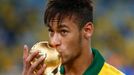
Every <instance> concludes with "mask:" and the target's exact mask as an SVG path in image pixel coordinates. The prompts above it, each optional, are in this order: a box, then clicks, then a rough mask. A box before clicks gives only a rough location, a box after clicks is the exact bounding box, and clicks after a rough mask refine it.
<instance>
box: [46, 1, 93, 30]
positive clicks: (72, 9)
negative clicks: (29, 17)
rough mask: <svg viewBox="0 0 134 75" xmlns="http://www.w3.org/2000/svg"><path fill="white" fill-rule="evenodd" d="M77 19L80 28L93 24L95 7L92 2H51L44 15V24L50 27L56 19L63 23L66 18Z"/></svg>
mask: <svg viewBox="0 0 134 75" xmlns="http://www.w3.org/2000/svg"><path fill="white" fill-rule="evenodd" d="M68 16H69V17H72V16H74V17H75V20H76V22H77V23H78V27H79V28H82V27H83V26H84V25H85V24H86V23H87V22H93V6H92V1H91V0H49V1H48V3H47V7H46V10H45V14H44V23H45V25H47V26H49V23H50V21H51V20H53V19H54V18H55V17H56V18H57V20H58V22H61V21H62V20H63V18H65V17H68Z"/></svg>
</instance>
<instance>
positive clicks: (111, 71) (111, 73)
mask: <svg viewBox="0 0 134 75" xmlns="http://www.w3.org/2000/svg"><path fill="white" fill-rule="evenodd" d="M106 74H108V75H125V74H124V73H122V72H121V71H119V70H118V69H116V68H115V67H113V66H112V65H110V64H108V63H106V62H105V63H104V65H103V67H102V69H101V71H100V73H99V75H106Z"/></svg>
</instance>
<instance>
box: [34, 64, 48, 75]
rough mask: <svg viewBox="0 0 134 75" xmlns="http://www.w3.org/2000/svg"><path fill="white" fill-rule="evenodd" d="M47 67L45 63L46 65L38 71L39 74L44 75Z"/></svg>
mask: <svg viewBox="0 0 134 75" xmlns="http://www.w3.org/2000/svg"><path fill="white" fill-rule="evenodd" d="M45 69H46V65H45V64H44V65H43V66H42V67H41V69H40V70H38V72H36V73H37V75H43V73H44V70H45Z"/></svg>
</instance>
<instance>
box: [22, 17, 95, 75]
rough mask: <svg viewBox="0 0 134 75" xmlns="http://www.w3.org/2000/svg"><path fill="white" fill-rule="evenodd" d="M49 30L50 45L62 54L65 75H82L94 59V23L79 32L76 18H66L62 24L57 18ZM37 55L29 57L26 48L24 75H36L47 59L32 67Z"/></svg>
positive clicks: (41, 70)
mask: <svg viewBox="0 0 134 75" xmlns="http://www.w3.org/2000/svg"><path fill="white" fill-rule="evenodd" d="M48 30H49V37H50V40H49V43H50V45H51V46H52V47H54V48H57V50H58V52H59V53H60V56H61V60H62V64H63V65H64V67H65V75H82V74H83V73H84V71H85V70H86V69H87V68H88V66H89V65H90V64H91V62H92V59H93V54H92V51H91V47H90V42H91V36H92V34H93V30H94V27H93V24H92V22H87V23H86V24H85V25H84V27H83V28H82V29H81V30H79V28H78V25H77V23H76V21H75V16H72V17H71V18H70V17H64V18H63V20H62V21H61V22H60V23H58V20H57V19H56V18H55V19H53V20H51V21H50V23H49V29H48ZM37 55H38V52H35V53H33V54H30V55H28V48H27V46H25V47H24V53H23V63H24V68H23V75H34V73H33V71H34V69H35V68H36V67H37V66H38V64H40V63H41V62H42V61H44V60H45V58H43V57H40V59H39V60H38V61H37V62H35V63H34V64H31V65H30V64H29V62H30V61H32V59H33V58H35V57H36V56H37ZM85 58H86V60H85ZM45 66H47V65H45V64H44V65H42V67H41V68H40V69H39V70H38V72H37V74H36V75H42V74H43V71H44V70H45Z"/></svg>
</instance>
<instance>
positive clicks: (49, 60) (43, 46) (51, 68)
mask: <svg viewBox="0 0 134 75" xmlns="http://www.w3.org/2000/svg"><path fill="white" fill-rule="evenodd" d="M37 50H38V51H39V56H38V57H40V56H44V57H46V58H45V60H44V62H43V64H46V66H47V67H46V69H45V71H44V75H60V73H59V69H60V64H61V60H60V56H59V53H58V52H57V50H56V49H55V48H52V47H50V46H49V44H48V42H47V41H42V42H38V43H36V44H35V45H34V46H33V47H32V48H31V50H30V53H32V52H35V51H37ZM38 57H37V58H35V59H34V60H33V61H32V62H31V64H32V63H33V62H35V61H36V60H38ZM40 66H41V65H39V67H38V68H40ZM38 68H37V69H36V70H35V71H37V70H38Z"/></svg>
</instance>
